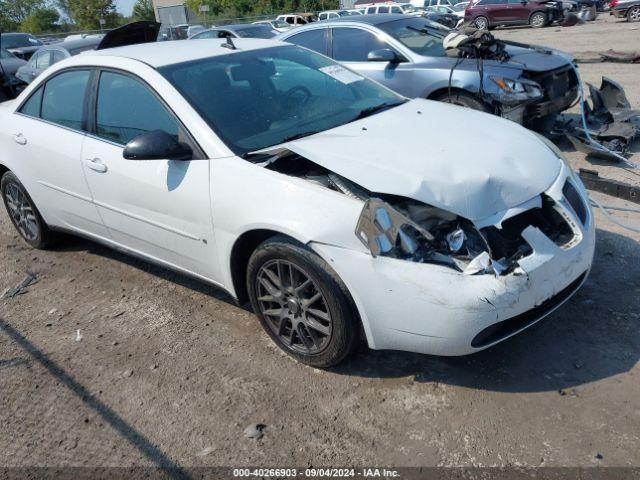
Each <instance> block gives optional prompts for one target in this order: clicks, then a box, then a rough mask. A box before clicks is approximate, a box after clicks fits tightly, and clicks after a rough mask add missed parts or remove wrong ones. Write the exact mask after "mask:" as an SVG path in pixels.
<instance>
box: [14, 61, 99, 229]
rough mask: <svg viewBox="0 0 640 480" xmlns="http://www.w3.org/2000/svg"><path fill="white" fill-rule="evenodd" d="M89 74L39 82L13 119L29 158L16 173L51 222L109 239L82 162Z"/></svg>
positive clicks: (17, 145)
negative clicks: (94, 202)
mask: <svg viewBox="0 0 640 480" xmlns="http://www.w3.org/2000/svg"><path fill="white" fill-rule="evenodd" d="M47 53H50V52H47ZM90 75H91V70H89V69H86V70H85V69H78V70H67V71H63V72H61V73H58V74H56V75H54V76H53V77H51V78H50V79H48V80H47V81H46V83H45V84H43V85H41V86H40V87H38V88H37V89H36V90H35V91H34V92H33V93H32V94H31V95H30V96H29V98H28V99H27V101H26V102H25V103H23V104H22V106H21V107H20V109H19V110H18V111H17V112H16V114H15V115H14V118H13V119H12V122H11V123H12V124H11V126H10V130H11V132H12V136H13V142H12V143H11V145H12V148H14V149H15V150H16V154H17V155H16V156H18V157H20V158H24V159H25V161H24V162H23V163H21V164H20V166H19V167H18V170H17V171H16V174H17V175H18V178H20V180H21V181H22V182H23V183H24V184H25V186H26V187H27V190H28V191H29V192H30V194H31V196H32V197H33V198H34V201H35V202H36V204H37V205H38V208H39V209H40V210H41V212H42V214H43V216H44V217H45V219H46V220H47V221H49V223H52V224H54V225H55V226H59V227H65V228H69V229H73V230H78V231H80V232H81V233H85V234H88V235H93V236H98V237H101V238H106V237H108V234H107V232H106V229H105V228H104V225H103V223H102V220H101V218H100V216H99V214H98V211H97V209H96V208H95V206H94V205H93V203H92V201H91V194H90V192H89V188H88V186H87V182H86V180H85V178H84V174H83V171H82V167H81V164H80V154H81V152H82V145H83V143H84V141H85V139H86V135H85V132H84V131H83V130H84V114H85V113H84V112H85V108H86V102H85V93H86V91H87V88H88V82H89V78H90Z"/></svg>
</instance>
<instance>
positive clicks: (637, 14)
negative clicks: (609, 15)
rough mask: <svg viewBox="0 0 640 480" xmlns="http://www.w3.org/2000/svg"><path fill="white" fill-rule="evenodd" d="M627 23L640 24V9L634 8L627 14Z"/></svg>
mask: <svg viewBox="0 0 640 480" xmlns="http://www.w3.org/2000/svg"><path fill="white" fill-rule="evenodd" d="M627 22H640V7H632V8H630V9H629V11H628V12H627Z"/></svg>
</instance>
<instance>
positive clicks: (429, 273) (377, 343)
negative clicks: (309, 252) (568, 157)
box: [311, 168, 595, 355]
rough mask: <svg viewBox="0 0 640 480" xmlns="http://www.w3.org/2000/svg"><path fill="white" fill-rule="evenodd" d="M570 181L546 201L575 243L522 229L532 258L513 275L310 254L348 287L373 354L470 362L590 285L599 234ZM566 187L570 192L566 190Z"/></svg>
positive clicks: (345, 253) (347, 254) (563, 179)
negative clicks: (566, 222)
mask: <svg viewBox="0 0 640 480" xmlns="http://www.w3.org/2000/svg"><path fill="white" fill-rule="evenodd" d="M568 176H569V172H568V169H566V168H563V171H562V173H561V175H560V176H559V177H558V179H557V180H556V181H555V182H554V184H553V185H552V186H551V187H550V188H549V189H548V190H547V192H545V195H547V196H548V197H550V198H552V199H553V200H554V201H555V202H556V203H557V204H558V205H560V206H561V207H562V208H564V209H566V211H568V212H570V215H569V217H570V219H571V221H572V222H573V223H574V227H575V228H577V233H576V235H575V237H574V240H573V241H572V242H570V243H568V244H567V245H563V246H558V245H557V243H556V242H554V241H552V240H551V239H550V238H548V237H547V236H546V235H545V234H544V233H542V231H541V230H540V229H539V228H536V227H534V226H529V227H528V228H525V229H524V230H523V231H522V237H523V238H524V239H525V240H526V242H527V243H528V244H529V245H530V247H531V252H530V253H529V254H528V255H527V256H525V257H524V258H522V259H520V260H519V261H518V264H519V265H518V268H517V269H516V270H515V271H513V272H512V273H506V274H502V275H500V274H496V273H497V272H492V273H485V274H477V275H465V274H464V273H462V272H457V271H455V270H453V269H452V268H449V267H447V266H444V265H437V264H428V263H418V262H411V261H406V260H401V259H398V258H391V257H384V256H378V257H374V256H372V255H368V254H364V253H362V252H355V251H352V250H349V249H344V248H338V247H334V246H330V245H326V244H316V243H312V244H311V246H312V248H313V249H314V250H315V251H316V252H318V254H320V255H321V256H322V257H323V258H325V259H326V260H327V261H328V262H329V263H330V265H331V266H332V267H333V268H334V269H335V270H336V272H337V273H338V275H339V276H340V277H341V278H342V279H343V280H344V281H345V283H346V285H347V287H348V288H349V290H350V292H351V293H352V295H353V298H354V301H355V304H356V306H357V308H358V311H359V314H360V317H361V319H362V322H363V325H364V329H365V332H366V336H367V340H368V343H369V346H370V347H371V348H374V349H393V350H405V351H412V352H417V353H425V354H434V355H466V354H470V353H473V352H476V351H479V350H482V349H484V348H487V347H489V346H491V345H493V344H495V343H498V342H500V341H501V340H504V339H506V338H508V337H510V336H512V335H515V334H516V333H518V332H520V331H522V330H524V329H525V328H527V327H528V326H530V325H532V324H534V323H535V322H537V321H538V320H540V319H541V318H543V317H544V316H546V315H547V314H549V313H551V312H552V311H553V310H555V309H556V308H557V307H559V306H560V305H561V304H562V303H563V302H564V301H566V300H567V299H569V298H570V297H571V295H572V294H573V293H575V291H576V290H577V289H578V288H579V287H580V285H581V284H582V282H583V281H584V280H585V278H586V276H587V274H588V272H589V270H590V268H591V263H592V260H593V252H594V245H595V228H594V224H593V220H592V215H591V210H590V207H589V205H588V204H587V203H586V201H585V200H584V199H586V198H587V197H586V191H585V190H584V187H583V186H582V184H581V183H580V182H579V181H577V180H575V179H573V180H569V179H568ZM569 181H571V182H572V185H573V187H574V188H573V189H567V187H566V185H567V182H569ZM576 195H577V197H576ZM576 198H577V200H578V201H581V202H583V203H582V205H581V206H579V205H578V204H577V203H576ZM574 206H575V208H574ZM577 210H580V211H577ZM356 285H358V286H363V285H364V286H366V287H364V288H363V287H360V288H355V286H356Z"/></svg>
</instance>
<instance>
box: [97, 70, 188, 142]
mask: <svg viewBox="0 0 640 480" xmlns="http://www.w3.org/2000/svg"><path fill="white" fill-rule="evenodd" d="M153 130H164V131H165V132H167V133H168V134H170V135H173V136H174V137H175V138H176V140H178V139H179V134H180V127H179V125H178V122H177V121H176V119H175V118H174V117H173V115H172V114H171V113H169V112H168V111H167V109H166V108H165V107H164V105H162V103H161V102H160V100H158V98H157V97H156V96H155V95H154V94H153V93H151V91H149V89H148V88H147V87H146V86H145V85H143V84H142V83H140V82H139V81H138V80H135V79H133V78H131V77H129V76H126V75H121V74H118V73H112V72H103V73H102V74H101V75H100V83H99V86H98V102H97V106H96V133H97V135H98V136H99V137H101V138H104V139H105V140H109V141H112V142H115V143H118V144H121V145H126V144H127V143H129V142H130V141H131V140H133V139H134V138H135V137H137V136H138V135H141V134H143V133H147V132H151V131H153Z"/></svg>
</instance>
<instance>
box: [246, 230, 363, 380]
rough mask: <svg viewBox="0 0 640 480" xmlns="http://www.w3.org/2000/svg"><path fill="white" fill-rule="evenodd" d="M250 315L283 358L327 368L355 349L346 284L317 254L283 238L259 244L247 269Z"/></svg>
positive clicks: (355, 334) (352, 313) (354, 328)
mask: <svg viewBox="0 0 640 480" xmlns="http://www.w3.org/2000/svg"><path fill="white" fill-rule="evenodd" d="M247 291H248V292H249V298H250V299H251V306H252V307H253V311H254V312H255V314H256V315H257V316H258V318H259V319H260V323H261V325H262V327H263V328H264V330H265V331H266V332H267V334H268V335H269V336H270V337H271V339H272V340H273V341H274V342H275V343H276V345H278V347H280V349H282V350H283V351H284V352H286V353H287V354H288V355H290V356H292V357H293V358H295V359H296V360H298V361H299V362H301V363H304V364H306V365H311V366H313V367H319V368H327V367H332V366H335V365H337V364H339V363H340V362H342V361H343V360H344V359H345V358H347V357H348V356H349V355H350V354H351V353H352V351H353V350H354V347H355V345H356V339H357V338H358V328H357V326H358V320H357V317H356V315H355V308H354V307H353V306H352V305H353V304H352V301H351V297H350V296H349V293H348V291H347V288H346V286H345V285H344V283H342V281H341V280H340V278H339V277H338V276H337V274H336V273H335V272H334V271H333V270H332V269H331V267H329V265H328V264H327V263H326V262H325V261H324V260H322V259H321V258H320V257H319V256H318V255H316V254H315V253H314V252H312V251H311V250H309V249H308V248H307V247H305V246H304V245H302V244H300V243H297V242H295V241H293V240H291V239H289V238H287V237H284V236H276V237H273V238H271V239H269V240H266V241H265V242H263V243H262V244H261V245H260V246H259V247H258V248H257V249H256V250H255V252H254V253H253V255H251V258H250V259H249V264H248V266H247Z"/></svg>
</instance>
